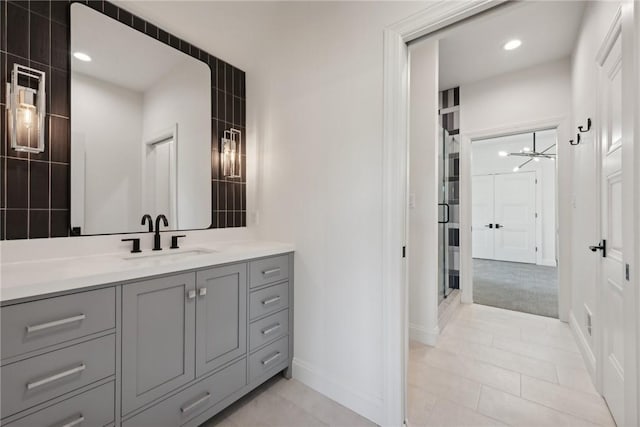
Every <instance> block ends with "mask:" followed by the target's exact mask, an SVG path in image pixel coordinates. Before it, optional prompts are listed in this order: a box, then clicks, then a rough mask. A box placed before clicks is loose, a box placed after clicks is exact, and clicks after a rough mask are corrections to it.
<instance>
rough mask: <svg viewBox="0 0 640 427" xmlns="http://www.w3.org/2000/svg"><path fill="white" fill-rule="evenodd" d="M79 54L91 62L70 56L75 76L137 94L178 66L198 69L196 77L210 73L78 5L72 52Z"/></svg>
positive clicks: (75, 6) (73, 9) (198, 63)
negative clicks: (86, 76)
mask: <svg viewBox="0 0 640 427" xmlns="http://www.w3.org/2000/svg"><path fill="white" fill-rule="evenodd" d="M77 51H80V52H83V53H86V54H88V55H89V56H91V59H92V60H91V62H82V61H80V60H78V59H76V58H74V57H73V56H71V69H72V71H73V72H78V73H83V74H87V75H90V76H92V77H94V78H97V79H100V80H104V81H108V82H110V83H113V84H116V85H118V86H121V87H124V88H127V89H131V90H135V91H138V92H144V91H145V90H147V89H148V88H150V87H151V86H153V85H154V84H155V82H157V81H158V80H159V79H160V78H162V77H163V76H164V75H166V74H167V73H169V72H170V71H171V70H173V69H174V68H175V67H178V66H181V67H195V72H194V75H201V74H199V73H198V71H200V73H201V72H202V69H206V73H207V75H209V73H210V70H209V67H208V66H207V65H206V64H205V63H204V62H201V61H199V60H197V59H195V58H192V57H191V56H189V55H187V54H185V53H183V52H181V51H179V50H177V49H175V48H173V47H171V46H167V45H166V44H164V43H161V42H159V41H157V40H155V39H152V38H151V37H149V36H147V35H145V34H143V33H141V32H139V31H137V30H135V29H133V28H131V27H128V26H126V25H124V24H122V23H120V22H118V21H116V20H114V19H111V18H109V17H107V16H105V15H103V14H101V13H99V12H96V11H94V10H92V9H90V8H88V7H86V6H83V5H81V4H79V3H75V4H73V5H72V6H71V52H72V53H73V52H77ZM207 86H208V84H207Z"/></svg>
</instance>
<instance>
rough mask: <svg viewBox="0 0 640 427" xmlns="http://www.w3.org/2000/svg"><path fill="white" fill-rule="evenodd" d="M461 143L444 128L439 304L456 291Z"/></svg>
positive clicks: (440, 161)
mask: <svg viewBox="0 0 640 427" xmlns="http://www.w3.org/2000/svg"><path fill="white" fill-rule="evenodd" d="M459 152H460V149H459V144H458V142H457V141H456V138H455V136H453V135H450V134H449V132H447V130H446V129H441V138H440V143H439V144H438V210H439V218H438V224H439V226H438V303H440V302H442V301H443V300H444V299H445V298H447V296H449V294H450V293H451V292H452V291H453V289H455V288H457V287H458V286H457V285H458V283H459V280H458V271H459V270H458V269H457V268H456V265H457V263H458V262H457V261H458V259H459V258H458V256H457V255H458V253H459V252H458V250H457V249H458V241H457V240H458V239H457V236H458V227H457V224H456V222H454V221H453V220H454V216H455V217H457V215H455V214H456V212H457V210H458V171H459V168H458V164H459V162H458V159H459Z"/></svg>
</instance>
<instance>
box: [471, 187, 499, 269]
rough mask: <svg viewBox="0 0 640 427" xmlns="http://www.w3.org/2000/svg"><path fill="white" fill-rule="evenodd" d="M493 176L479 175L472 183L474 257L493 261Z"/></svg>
mask: <svg viewBox="0 0 640 427" xmlns="http://www.w3.org/2000/svg"><path fill="white" fill-rule="evenodd" d="M493 181H494V179H493V175H477V176H474V177H473V181H472V191H471V200H472V205H471V206H472V217H473V221H472V242H473V243H472V246H473V251H472V254H473V255H472V256H473V258H485V259H492V258H493V257H494V249H493V246H494V236H495V233H494V229H493V228H488V227H487V225H488V224H493V222H494V221H493Z"/></svg>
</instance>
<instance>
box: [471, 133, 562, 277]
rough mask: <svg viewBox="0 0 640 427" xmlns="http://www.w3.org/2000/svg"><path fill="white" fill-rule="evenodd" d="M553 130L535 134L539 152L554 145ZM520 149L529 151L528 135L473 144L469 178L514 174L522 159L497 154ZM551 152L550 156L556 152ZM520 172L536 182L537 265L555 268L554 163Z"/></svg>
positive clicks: (544, 161)
mask: <svg viewBox="0 0 640 427" xmlns="http://www.w3.org/2000/svg"><path fill="white" fill-rule="evenodd" d="M556 140H557V138H556V131H555V130H547V131H543V132H536V146H537V148H536V149H537V150H538V151H542V150H544V149H545V148H547V147H550V146H551V145H553V144H555V143H556ZM523 147H529V148H532V140H531V133H528V134H520V135H512V136H506V137H500V138H494V139H490V140H481V141H477V142H474V143H473V144H472V155H471V173H472V175H474V176H475V175H491V174H505V173H513V168H514V167H516V166H519V165H520V164H522V163H524V162H525V161H526V160H527V159H526V158H523V157H515V156H511V157H500V156H499V155H498V152H499V151H506V152H507V153H517V152H518V151H520V150H522V149H523ZM555 151H556V150H555V149H551V150H550V151H549V153H555ZM522 171H523V172H527V171H535V172H536V174H537V175H536V176H537V179H538V184H537V185H536V211H537V212H538V221H537V223H536V227H537V228H538V229H539V231H540V232H539V233H537V237H536V246H537V247H538V251H539V252H538V255H539V257H538V264H544V265H547V266H554V267H555V266H556V206H555V205H556V162H555V161H554V160H549V159H540V161H539V162H535V161H532V162H530V163H529V164H528V165H527V166H525V167H524V168H523V169H522Z"/></svg>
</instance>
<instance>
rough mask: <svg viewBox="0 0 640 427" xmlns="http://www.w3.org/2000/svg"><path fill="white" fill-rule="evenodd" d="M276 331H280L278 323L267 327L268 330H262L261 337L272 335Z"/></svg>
mask: <svg viewBox="0 0 640 427" xmlns="http://www.w3.org/2000/svg"><path fill="white" fill-rule="evenodd" d="M278 329H280V323H276V324H275V325H272V326H269V327H268V328H265V329H263V330H262V335H269V334H272V333H274V332H275V331H277V330H278Z"/></svg>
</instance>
